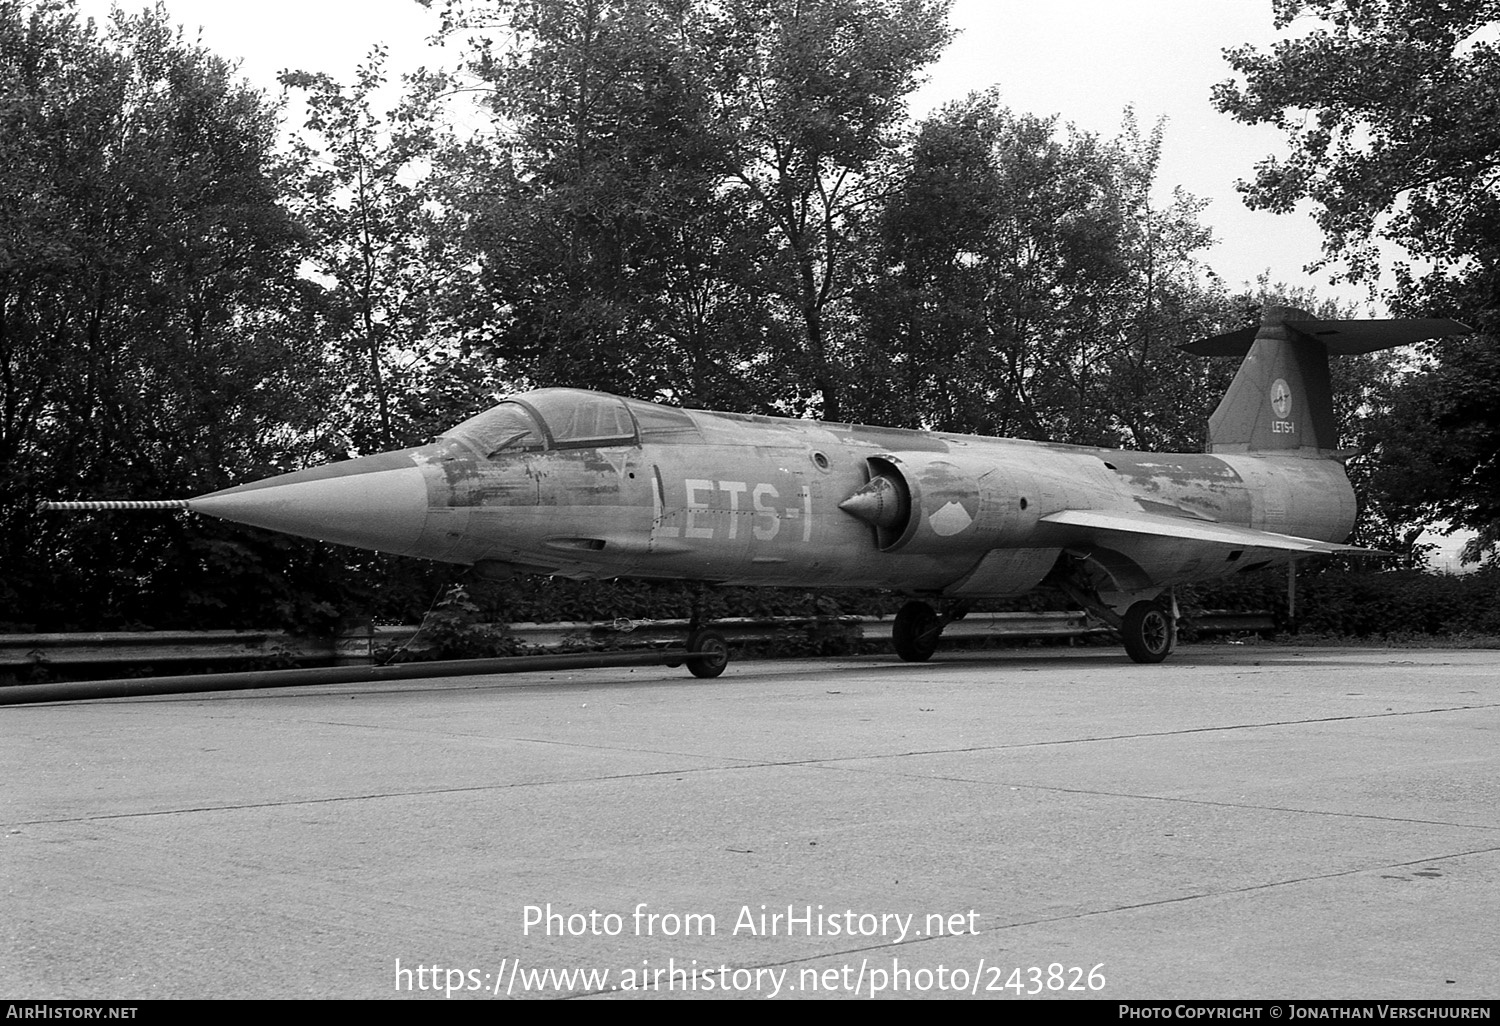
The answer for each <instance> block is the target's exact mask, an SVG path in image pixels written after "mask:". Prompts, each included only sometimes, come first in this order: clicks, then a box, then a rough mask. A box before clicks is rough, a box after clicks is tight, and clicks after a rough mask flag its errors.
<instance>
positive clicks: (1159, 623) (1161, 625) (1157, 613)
mask: <svg viewBox="0 0 1500 1026" xmlns="http://www.w3.org/2000/svg"><path fill="white" fill-rule="evenodd" d="M1120 637H1121V639H1122V640H1123V641H1124V642H1125V653H1126V654H1127V655H1128V656H1130V658H1131V659H1133V660H1135V661H1136V662H1138V663H1159V662H1161V661H1162V660H1163V659H1165V658H1166V657H1167V656H1168V655H1169V654H1170V653H1171V651H1172V646H1173V645H1175V644H1176V643H1177V622H1176V620H1175V619H1174V618H1173V616H1172V614H1171V612H1170V611H1168V610H1167V609H1164V608H1163V607H1162V606H1161V605H1159V604H1157V603H1155V602H1137V603H1135V604H1134V605H1133V606H1131V607H1130V608H1129V609H1127V610H1126V611H1125V622H1124V624H1122V625H1121V627H1120Z"/></svg>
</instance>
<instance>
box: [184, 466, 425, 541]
mask: <svg viewBox="0 0 1500 1026" xmlns="http://www.w3.org/2000/svg"><path fill="white" fill-rule="evenodd" d="M187 505H188V508H189V509H191V510H192V511H194V512H195V513H205V514H207V515H209V516H211V517H219V518H220V519H223V520H232V521H234V522H235V523H237V524H249V525H251V526H253V527H264V528H266V529H268V530H271V531H281V532H283V533H285V534H295V535H300V536H302V537H304V538H316V539H318V540H319V541H326V542H333V543H335V544H337V545H352V546H354V547H356V548H361V549H377V550H379V551H382V552H399V553H410V552H412V551H413V550H414V549H415V548H416V546H417V542H418V539H419V538H420V537H421V534H422V528H423V525H424V524H425V523H426V520H427V485H426V482H425V480H424V479H423V477H422V471H421V470H420V469H419V468H418V467H417V466H416V464H414V463H413V462H412V461H411V459H410V458H409V457H408V456H406V455H405V454H404V453H381V454H379V455H376V456H364V457H361V458H359V459H355V460H348V461H346V462H344V463H332V464H328V465H327V466H322V467H313V468H311V469H309V470H300V471H297V472H296V473H294V474H283V475H281V476H280V477H272V478H267V479H266V480H264V481H256V482H254V483H253V484H247V485H240V486H239V487H237V488H226V489H224V490H223V491H219V492H211V493H209V494H208V495H200V496H198V497H197V498H194V499H189V500H187Z"/></svg>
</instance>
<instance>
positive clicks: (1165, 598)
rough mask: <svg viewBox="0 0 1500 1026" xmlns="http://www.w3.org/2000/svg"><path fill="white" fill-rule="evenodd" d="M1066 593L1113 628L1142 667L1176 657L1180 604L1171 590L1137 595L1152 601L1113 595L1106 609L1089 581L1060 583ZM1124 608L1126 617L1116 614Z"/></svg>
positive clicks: (1127, 651) (1125, 593)
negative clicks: (1131, 599) (1144, 595)
mask: <svg viewBox="0 0 1500 1026" xmlns="http://www.w3.org/2000/svg"><path fill="white" fill-rule="evenodd" d="M1056 583H1057V586H1058V587H1059V588H1060V589H1062V591H1063V593H1064V594H1065V595H1067V596H1068V597H1069V598H1071V599H1072V600H1073V601H1074V602H1077V603H1078V604H1079V605H1081V606H1082V607H1083V608H1084V609H1086V610H1088V611H1089V612H1090V613H1092V614H1093V615H1094V616H1096V617H1098V618H1099V619H1101V620H1103V621H1104V622H1105V623H1107V624H1109V626H1111V627H1113V628H1114V629H1115V630H1116V631H1117V632H1118V633H1119V635H1120V640H1121V641H1122V642H1124V644H1125V654H1126V655H1128V656H1130V658H1131V659H1133V660H1134V661H1136V662H1138V663H1159V662H1161V661H1162V660H1163V659H1165V658H1166V657H1167V656H1169V655H1171V654H1172V647H1173V646H1174V645H1176V644H1177V600H1176V599H1175V598H1173V596H1172V592H1171V589H1168V590H1166V591H1164V592H1156V593H1153V592H1135V595H1141V594H1147V595H1151V597H1150V598H1142V599H1137V600H1136V601H1134V602H1131V603H1130V604H1129V605H1128V606H1127V605H1125V602H1126V601H1128V600H1129V599H1130V598H1131V597H1133V596H1132V595H1131V594H1130V593H1128V592H1113V593H1112V594H1113V596H1114V600H1113V602H1112V603H1111V605H1112V606H1113V608H1111V605H1106V604H1105V602H1104V600H1103V599H1102V598H1101V596H1100V594H1099V592H1098V590H1097V589H1096V588H1095V587H1094V586H1093V585H1092V584H1090V583H1089V582H1088V580H1087V579H1086V578H1084V579H1082V580H1079V579H1077V578H1075V579H1073V580H1069V579H1066V578H1064V579H1062V580H1059V581H1057V582H1056ZM1121 608H1123V609H1124V610H1125V614H1124V615H1123V616H1122V615H1120V613H1118V612H1116V610H1118V609H1121Z"/></svg>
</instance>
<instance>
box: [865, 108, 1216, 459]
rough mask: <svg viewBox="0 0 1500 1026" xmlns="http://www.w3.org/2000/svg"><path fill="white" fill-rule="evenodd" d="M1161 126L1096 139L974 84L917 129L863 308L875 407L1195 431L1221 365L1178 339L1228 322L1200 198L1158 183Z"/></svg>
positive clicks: (1070, 425) (1155, 438) (886, 412)
mask: <svg viewBox="0 0 1500 1026" xmlns="http://www.w3.org/2000/svg"><path fill="white" fill-rule="evenodd" d="M1161 132H1162V129H1161V126H1159V125H1158V126H1157V127H1156V129H1154V130H1153V131H1152V132H1151V133H1149V134H1147V135H1145V136H1142V134H1141V132H1140V130H1139V127H1138V125H1137V123H1136V121H1135V118H1134V115H1133V113H1131V112H1129V111H1127V112H1126V117H1125V123H1124V126H1123V129H1122V132H1121V134H1120V136H1119V137H1118V138H1116V139H1113V140H1105V139H1101V138H1099V137H1097V136H1095V135H1092V134H1089V133H1082V132H1079V131H1077V130H1075V129H1073V128H1071V126H1070V127H1068V128H1067V129H1066V130H1064V129H1063V128H1061V127H1060V126H1059V124H1058V119H1057V118H1056V117H1050V118H1040V117H1036V116H1033V115H1016V114H1013V113H1012V112H1011V111H1009V110H1008V109H1006V108H1004V107H1003V106H1001V105H1000V103H999V101H998V98H997V96H996V95H995V94H994V93H986V94H979V95H975V96H971V97H970V98H969V99H968V100H966V101H963V102H962V103H959V104H955V105H952V106H950V107H948V108H946V109H945V110H943V111H941V112H939V113H938V114H936V115H935V116H933V117H932V118H930V119H928V120H927V121H926V122H924V123H923V124H922V125H921V126H919V128H918V132H917V136H916V140H915V142H914V144H913V146H912V148H911V154H910V158H909V162H908V163H907V165H906V166H905V167H904V168H903V178H902V181H901V184H900V188H899V189H898V190H896V192H895V193H894V194H893V195H892V196H891V197H890V199H889V200H888V201H887V202H886V203H885V204H884V206H883V208H882V211H881V215H880V217H879V221H878V228H879V232H880V236H879V242H878V247H879V254H878V258H877V263H878V265H879V268H880V269H879V270H878V271H877V272H876V273H874V274H872V275H871V277H870V278H869V280H868V282H867V283H866V288H865V295H864V301H863V309H864V313H865V316H866V317H867V320H868V323H867V334H868V338H869V342H870V346H871V348H872V349H873V350H874V351H875V352H876V353H878V354H880V355H881V356H882V357H883V358H884V359H885V360H886V361H887V364H886V368H885V372H886V374H887V376H888V377H887V380H886V381H885V382H883V384H882V387H881V388H880V389H879V390H878V391H877V394H879V395H881V396H884V398H885V402H884V404H883V405H879V406H876V405H873V404H872V405H870V406H869V407H868V408H867V409H865V410H861V413H863V414H867V415H869V416H870V417H871V418H872V419H876V420H890V421H895V422H902V423H908V424H911V425H912V426H928V427H936V428H945V429H948V430H964V431H975V432H980V433H985V434H998V435H1012V436H1023V437H1031V438H1039V439H1054V440H1060V441H1073V442H1080V443H1086V444H1100V445H1131V446H1135V447H1140V448H1153V447H1167V448H1171V447H1178V448H1191V447H1194V446H1197V445H1201V443H1202V441H1203V438H1202V433H1203V424H1204V421H1205V418H1206V409H1205V403H1207V402H1208V401H1209V397H1210V396H1212V395H1214V394H1215V393H1216V392H1217V391H1218V389H1217V388H1216V387H1215V385H1214V384H1213V383H1212V382H1211V380H1210V379H1211V378H1217V377H1222V372H1221V371H1220V369H1217V368H1209V367H1208V366H1207V365H1205V364H1203V363H1202V361H1196V360H1189V359H1187V358H1185V357H1184V356H1182V354H1180V353H1178V352H1177V351H1176V349H1175V345H1176V344H1178V343H1181V342H1185V341H1189V340H1190V339H1192V338H1195V337H1199V336H1201V335H1205V334H1212V333H1214V332H1216V331H1218V330H1223V329H1225V328H1227V327H1232V326H1238V321H1237V315H1238V311H1236V310H1235V309H1234V308H1233V306H1232V304H1231V303H1230V301H1229V299H1228V297H1227V296H1226V295H1224V294H1223V292H1222V290H1221V289H1215V288H1214V287H1212V286H1209V285H1207V284H1205V282H1204V275H1203V273H1202V269H1201V267H1200V266H1199V264H1198V262H1197V254H1198V253H1199V252H1200V251H1201V250H1202V249H1204V248H1205V247H1206V246H1207V245H1208V244H1209V242H1210V236H1209V232H1208V231H1207V229H1205V228H1203V227H1202V226H1201V225H1200V224H1199V223H1198V220H1197V215H1198V213H1199V211H1200V210H1201V209H1202V206H1203V205H1202V203H1200V202H1199V201H1197V200H1195V199H1193V198H1192V197H1191V196H1187V195H1185V194H1183V193H1181V192H1180V191H1179V192H1177V193H1175V194H1174V195H1173V198H1172V200H1171V201H1170V202H1169V203H1167V204H1166V205H1165V206H1163V207H1160V208H1158V205H1157V203H1156V200H1155V198H1154V187H1155V185H1156V167H1157V160H1158V156H1159V153H1160V147H1161V138H1162V135H1161Z"/></svg>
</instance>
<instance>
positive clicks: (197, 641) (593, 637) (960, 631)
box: [0, 611, 1275, 674]
mask: <svg viewBox="0 0 1500 1026" xmlns="http://www.w3.org/2000/svg"><path fill="white" fill-rule="evenodd" d="M1184 620H1185V626H1188V627H1191V628H1193V629H1194V630H1196V631H1197V632H1198V633H1199V634H1214V633H1233V632H1252V631H1269V630H1272V629H1274V627H1275V622H1274V620H1273V618H1272V616H1271V614H1270V613H1266V612H1251V613H1235V612H1217V611H1215V612H1207V613H1202V614H1200V615H1198V616H1195V617H1190V618H1186V617H1185V618H1184ZM890 624H891V620H890V618H888V617H875V616H841V617H776V618H768V619H753V618H728V619H723V620H715V621H713V623H712V627H713V629H714V630H716V631H719V632H720V633H722V634H723V635H724V636H725V638H726V639H728V640H729V641H730V642H732V643H737V644H748V643H756V642H774V641H778V640H787V639H790V638H793V637H795V636H797V635H801V634H805V633H806V632H807V631H808V630H809V629H810V628H814V627H823V628H830V627H840V628H842V629H843V630H844V631H846V632H847V634H848V636H849V637H850V638H851V640H867V639H868V640H877V641H878V640H885V639H886V638H888V637H889V635H890ZM509 628H510V632H511V634H512V636H514V637H515V639H516V640H517V641H518V642H520V644H521V646H522V648H523V649H524V650H525V651H527V652H539V651H540V652H546V651H558V650H568V649H585V650H586V649H606V648H607V649H632V648H648V647H654V646H664V645H669V644H680V643H681V642H682V640H683V638H684V637H685V636H686V634H687V632H688V629H689V622H688V621H687V620H627V619H620V620H609V621H604V622H601V623H593V622H577V623H516V624H510V625H509ZM1107 633H1108V629H1107V628H1104V627H1101V626H1099V625H1098V624H1097V623H1091V622H1090V621H1089V619H1088V618H1087V617H1086V616H1085V614H1083V613H1081V612H1043V613H971V614H969V615H968V616H966V617H964V618H963V619H962V620H956V621H954V622H953V623H951V624H949V625H948V626H947V628H946V629H944V631H943V639H944V640H945V641H950V640H968V641H974V640H982V639H987V638H996V639H999V638H1013V639H1018V640H1020V639H1027V638H1074V637H1084V636H1089V635H1096V634H1107ZM420 634H421V628H420V627H411V626H407V627H371V628H367V629H365V630H363V631H357V632H349V633H345V634H343V635H340V636H338V637H332V638H302V637H296V636H294V635H291V634H286V633H282V632H278V631H119V632H95V633H76V634H10V635H0V674H4V673H6V672H7V671H9V672H14V671H15V670H17V669H21V668H25V667H28V666H35V665H38V664H41V665H47V666H57V667H69V666H85V665H100V666H106V665H121V664H126V665H129V664H134V665H147V666H151V665H162V664H181V663H214V664H220V663H223V664H245V663H251V664H259V665H267V664H274V663H285V664H293V663H298V664H314V665H323V666H359V665H371V664H373V663H374V662H376V661H377V659H378V658H380V657H381V656H382V655H385V654H388V653H389V652H391V651H393V650H396V649H400V648H403V647H409V648H411V649H412V650H414V651H417V652H420V651H421V650H422V649H423V647H425V646H424V645H423V643H422V640H421V637H420Z"/></svg>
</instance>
